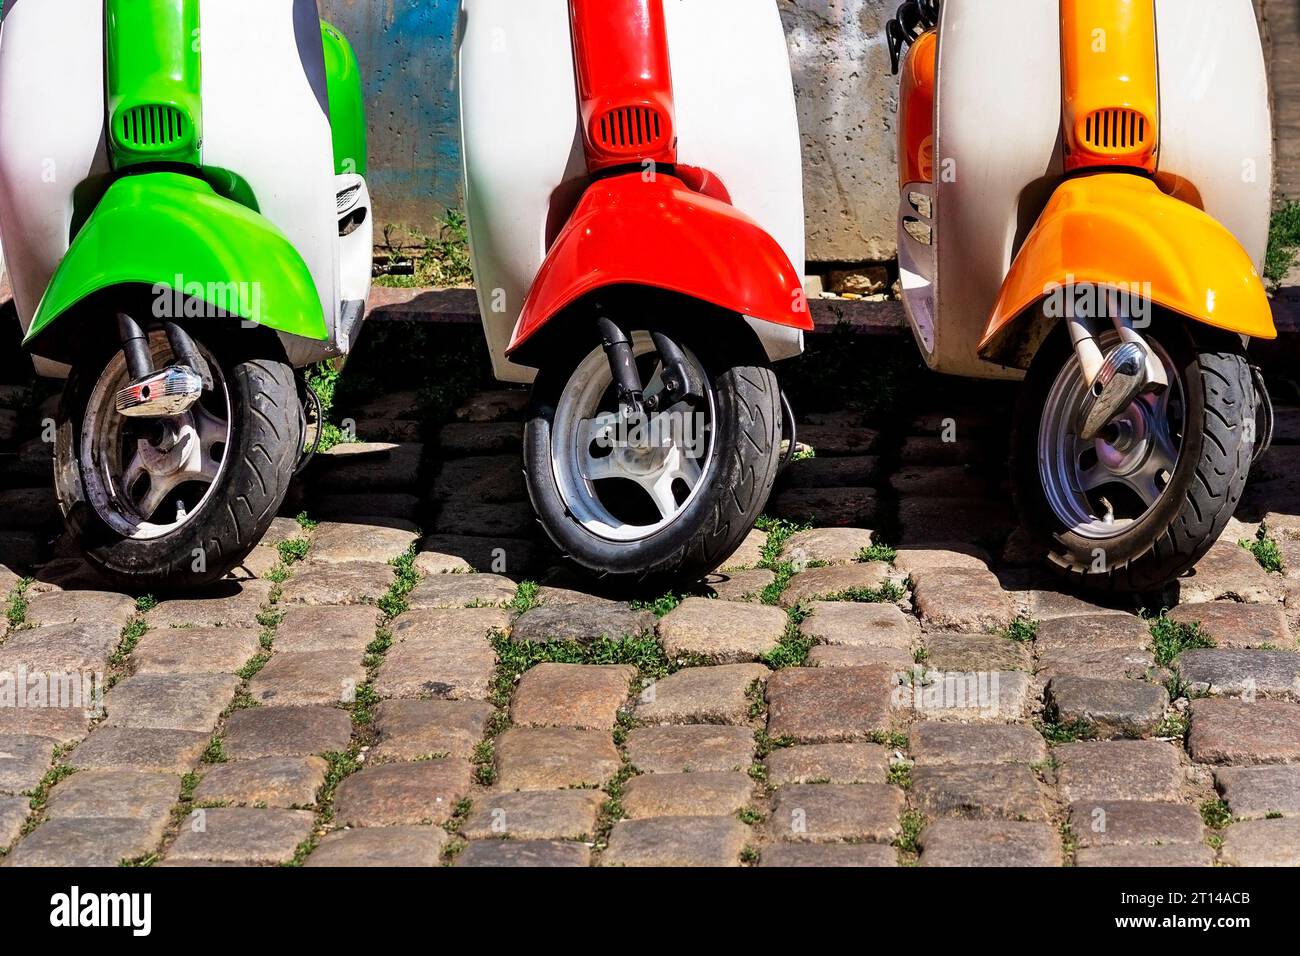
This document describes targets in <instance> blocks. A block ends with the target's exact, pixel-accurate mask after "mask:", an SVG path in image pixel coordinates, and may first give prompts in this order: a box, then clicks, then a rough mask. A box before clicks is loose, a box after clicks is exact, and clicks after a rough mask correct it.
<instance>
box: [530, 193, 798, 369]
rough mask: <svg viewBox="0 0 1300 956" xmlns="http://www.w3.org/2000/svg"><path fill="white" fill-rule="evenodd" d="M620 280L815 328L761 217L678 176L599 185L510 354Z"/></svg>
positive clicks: (545, 276)
mask: <svg viewBox="0 0 1300 956" xmlns="http://www.w3.org/2000/svg"><path fill="white" fill-rule="evenodd" d="M613 285H642V286H651V287H653V288H657V289H666V290H668V291H670V292H678V293H681V294H682V295H687V296H690V297H691V298H694V299H700V300H703V301H705V302H710V303H712V304H713V305H716V306H719V307H721V308H723V309H726V310H728V311H730V312H739V313H741V314H742V315H747V316H751V317H753V318H755V319H764V320H766V321H768V322H775V323H776V324H778V325H785V326H789V327H791V328H796V329H803V330H804V331H811V330H812V327H813V323H812V317H811V316H810V315H809V313H808V305H807V302H806V301H805V299H804V294H803V279H802V274H801V273H800V272H799V271H798V270H796V269H795V267H794V266H793V265H792V264H791V262H790V258H789V256H787V255H786V254H785V251H784V250H783V249H782V248H781V247H780V245H778V244H777V242H776V240H775V239H773V238H772V237H771V236H770V235H768V234H767V233H766V232H765V231H764V230H763V228H762V227H761V226H760V225H759V224H758V223H756V222H754V220H752V219H750V218H749V217H748V216H746V215H745V214H744V213H742V212H740V211H739V210H737V209H736V208H735V207H733V206H730V205H728V204H727V203H725V202H722V201H720V200H718V199H713V198H711V197H709V196H705V195H702V194H701V193H696V192H692V191H691V190H689V189H687V188H686V185H685V184H684V183H683V182H682V181H681V180H680V179H678V178H676V177H675V176H668V175H665V174H663V173H660V174H658V175H656V176H655V177H654V179H653V180H652V181H646V180H645V179H644V178H643V177H642V174H641V173H639V172H637V173H628V174H626V175H623V176H614V177H611V178H609V179H600V180H597V181H596V182H595V183H593V184H592V185H591V187H590V188H589V189H588V190H587V192H586V194H585V195H584V196H583V197H582V200H581V201H580V202H579V203H578V208H577V209H576V210H575V211H574V213H573V216H572V217H571V218H570V219H569V222H568V224H567V225H566V226H565V227H564V230H563V231H562V232H561V233H560V235H559V238H557V239H556V240H555V244H554V245H553V246H552V247H551V251H550V252H549V253H548V254H547V256H546V261H545V262H543V263H542V268H541V269H540V271H539V272H538V273H537V278H536V279H535V280H534V281H533V286H532V288H531V289H530V290H529V292H528V299H527V301H526V302H525V303H524V309H523V312H522V313H521V314H520V316H519V322H518V323H517V324H516V325H515V333H514V336H513V338H512V339H511V342H510V347H509V348H508V349H507V350H506V354H507V355H509V354H510V353H512V352H514V351H515V350H516V349H518V348H519V347H520V346H521V345H523V344H524V343H525V342H527V341H528V340H529V339H530V338H532V336H534V335H535V334H536V333H537V331H538V330H539V329H540V328H542V326H544V325H545V324H546V323H547V322H549V321H550V320H551V319H552V318H554V317H555V316H556V315H558V314H559V313H560V312H562V311H563V310H564V309H565V308H567V307H568V306H570V305H572V304H573V303H574V302H576V301H578V300H579V299H581V298H582V297H583V296H585V295H587V294H589V293H591V292H594V291H596V290H597V289H601V288H605V287H606V286H613Z"/></svg>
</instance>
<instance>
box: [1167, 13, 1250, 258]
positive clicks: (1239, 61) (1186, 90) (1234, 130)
mask: <svg viewBox="0 0 1300 956" xmlns="http://www.w3.org/2000/svg"><path fill="white" fill-rule="evenodd" d="M1156 30H1157V42H1158V45H1159V54H1160V161H1159V162H1160V166H1159V172H1160V174H1161V176H1162V177H1163V176H1165V175H1176V176H1179V177H1181V178H1183V179H1186V180H1188V181H1189V182H1191V183H1192V185H1193V186H1195V188H1196V190H1197V192H1199V193H1200V196H1201V201H1202V204H1203V208H1204V209H1205V211H1206V212H1207V213H1209V214H1210V215H1211V216H1213V217H1214V218H1215V219H1217V220H1218V221H1219V222H1221V223H1222V224H1223V225H1224V226H1225V227H1226V228H1227V229H1228V231H1229V232H1231V233H1232V234H1233V235H1234V236H1236V237H1237V241H1238V242H1240V243H1241V244H1242V246H1243V247H1244V248H1245V250H1246V251H1247V252H1248V253H1249V254H1250V257H1251V258H1252V259H1253V260H1254V261H1255V266H1256V268H1257V269H1261V270H1262V269H1263V265H1264V255H1265V253H1266V252H1267V250H1268V228H1269V214H1270V210H1271V206H1272V199H1273V118H1272V116H1271V115H1270V111H1269V100H1268V69H1267V67H1266V65H1265V63H1264V51H1263V48H1262V46H1261V44H1260V40H1259V28H1258V25H1257V23H1256V21H1255V10H1254V6H1253V5H1252V4H1251V2H1250V0H1156Z"/></svg>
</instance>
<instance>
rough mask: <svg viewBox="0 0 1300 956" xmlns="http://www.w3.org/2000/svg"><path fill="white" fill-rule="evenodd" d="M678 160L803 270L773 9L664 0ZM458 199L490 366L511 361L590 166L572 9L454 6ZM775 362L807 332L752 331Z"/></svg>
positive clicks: (492, 3)
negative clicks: (461, 184) (708, 178)
mask: <svg viewBox="0 0 1300 956" xmlns="http://www.w3.org/2000/svg"><path fill="white" fill-rule="evenodd" d="M664 12H665V17H666V20H667V25H668V37H669V53H670V57H671V61H672V74H673V87H674V93H675V96H676V105H677V127H678V153H679V159H680V160H681V162H682V163H685V164H690V165H698V166H703V167H705V168H707V169H710V170H711V171H713V172H714V173H716V174H717V175H718V176H719V177H720V178H721V179H722V181H723V182H724V183H725V184H726V186H727V189H728V191H729V192H730V193H731V196H732V199H733V200H734V202H735V205H736V207H737V208H738V209H740V210H741V211H743V212H744V213H746V214H747V215H749V216H751V217H753V218H754V219H755V220H756V221H757V222H758V223H759V224H760V225H762V226H763V227H764V228H765V229H766V230H767V231H768V232H769V233H771V235H772V236H773V238H775V239H776V240H777V242H779V243H780V244H781V246H782V248H783V249H784V250H785V251H786V253H787V254H788V255H789V256H790V259H791V261H792V262H793V263H794V264H795V265H796V266H797V267H799V268H802V266H803V262H804V225H803V189H802V167H801V160H800V141H799V127H798V121H797V118H796V114H795V105H794V92H793V87H792V84H791V80H790V66H789V54H788V52H787V49H786V46H785V34H784V31H783V29H782V26H781V21H780V17H779V15H778V11H777V8H776V5H775V3H772V2H768V0H763V2H761V3H755V2H754V0H665V2H664ZM461 22H462V33H461V36H460V40H459V44H460V47H459V55H460V97H461V124H462V138H463V146H464V150H463V151H464V161H465V199H466V206H467V209H468V213H469V226H470V245H471V250H472V255H473V262H474V273H475V276H476V280H477V285H478V290H479V305H480V309H481V310H482V314H483V326H484V331H485V333H486V335H487V341H488V347H489V350H490V351H491V354H492V364H493V371H494V372H495V374H496V375H497V377H498V378H500V379H502V380H503V381H510V382H528V381H531V380H532V378H533V376H534V375H535V374H536V373H535V371H534V370H533V369H529V368H524V367H522V366H517V365H514V364H512V363H510V362H508V361H507V360H506V358H505V355H504V352H505V348H506V346H507V345H508V344H509V341H510V336H511V333H512V332H513V330H514V326H515V323H516V321H517V320H518V318H519V313H520V312H521V311H522V309H523V304H524V300H525V298H526V297H527V295H528V289H529V287H530V286H531V285H532V281H533V279H534V277H535V276H536V275H537V271H538V269H539V268H540V267H541V264H542V261H543V260H544V259H545V257H546V253H547V250H548V249H549V247H550V244H551V242H552V241H553V240H554V239H555V237H556V235H557V234H558V233H559V231H560V229H561V228H562V227H563V225H564V222H565V220H566V219H567V217H568V215H569V214H570V213H571V212H572V210H573V208H574V206H575V205H576V204H577V202H578V200H579V199H580V198H581V196H582V192H583V190H584V188H585V186H586V184H587V174H586V163H585V158H584V155H583V150H582V136H581V131H580V121H579V115H578V100H577V92H576V90H575V83H574V67H573V49H572V40H571V37H570V33H569V7H568V2H567V0H530V2H529V3H527V4H521V3H518V2H517V0H462V18H461ZM751 324H752V325H753V327H754V328H755V329H756V330H757V331H758V333H759V335H760V336H761V338H762V340H763V342H764V345H765V347H766V348H767V350H768V354H769V356H770V357H771V358H773V359H778V358H786V357H789V356H792V355H796V354H798V352H799V350H800V349H801V347H802V335H801V333H799V332H798V331H796V330H790V329H784V328H781V327H779V326H775V325H772V324H771V323H767V322H752V323H751Z"/></svg>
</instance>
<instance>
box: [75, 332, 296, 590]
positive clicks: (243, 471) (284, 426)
mask: <svg viewBox="0 0 1300 956" xmlns="http://www.w3.org/2000/svg"><path fill="white" fill-rule="evenodd" d="M195 331H197V333H198V334H197V335H196V336H195V337H196V338H197V339H199V341H200V343H201V344H202V345H204V346H206V348H207V349H208V350H209V352H210V354H211V355H212V356H213V357H214V358H215V359H216V361H217V362H218V363H219V364H220V367H221V373H222V375H223V377H224V379H225V382H226V387H227V388H228V389H229V394H230V407H231V417H230V426H231V431H230V441H229V445H228V447H227V448H226V450H225V459H224V461H225V464H224V466H223V468H222V469H221V471H220V473H219V474H218V475H217V479H216V481H215V482H214V483H213V486H212V491H211V493H210V494H209V495H208V496H207V497H206V499H205V500H204V501H203V503H202V504H201V505H200V506H199V508H198V509H196V510H195V511H194V512H193V513H192V514H191V515H190V516H189V517H188V519H187V520H186V521H185V523H184V524H182V525H180V526H179V527H178V528H176V529H174V530H172V531H170V532H167V533H166V534H163V535H161V536H159V537H156V538H151V539H147V540H133V539H131V538H128V537H125V536H124V535H123V534H121V533H120V532H119V531H117V530H116V529H114V528H113V527H111V526H110V525H109V524H108V523H107V522H106V521H105V520H104V518H103V517H102V516H101V515H100V514H99V513H98V512H97V511H96V509H95V508H94V506H93V505H92V504H91V503H90V502H89V501H88V500H87V496H86V492H85V488H84V485H83V482H82V469H83V468H84V467H85V464H84V462H82V461H80V460H79V455H78V449H79V448H80V447H81V432H82V422H83V421H84V417H85V412H86V405H87V401H88V399H89V398H90V395H91V392H92V391H93V389H94V387H95V383H96V381H97V380H98V378H99V376H100V375H101V374H102V372H103V370H104V368H105V365H106V363H107V361H108V360H109V359H111V358H112V356H111V355H104V354H102V353H99V354H98V356H97V357H95V358H92V357H89V356H87V357H86V358H85V359H83V360H81V361H78V362H77V363H76V364H75V365H74V366H73V370H72V374H71V376H70V377H69V379H68V382H67V385H66V387H65V389H64V394H63V400H62V402H61V403H60V407H59V414H58V422H57V429H58V430H57V438H56V447H55V486H56V490H57V492H58V498H59V505H60V508H61V509H62V511H63V515H64V520H65V523H66V525H67V527H68V530H69V532H70V533H71V534H72V535H73V537H74V538H75V539H76V541H77V543H78V545H79V546H80V548H81V550H82V553H83V554H84V555H85V557H86V560H87V561H89V562H90V564H91V565H93V566H94V567H95V568H96V569H98V570H99V571H100V572H101V573H102V574H103V575H104V576H105V577H107V578H108V579H109V580H111V581H113V582H114V583H116V584H117V585H119V586H120V587H122V588H124V589H126V590H127V591H129V592H131V593H135V594H143V593H166V592H171V591H183V590H188V589H193V588H196V587H200V586H202V585H204V584H208V583H211V582H213V581H216V580H218V579H219V578H221V577H223V576H224V575H225V574H226V573H228V572H229V571H230V570H231V569H232V568H234V567H235V566H236V565H238V564H239V562H240V561H242V560H243V559H244V558H245V557H247V556H248V554H249V552H250V551H252V549H253V548H254V547H255V546H256V545H257V542H258V541H260V540H261V538H262V536H263V535H264V534H265V533H266V530H267V528H268V527H269V526H270V524H271V521H272V519H273V518H274V517H275V515H276V513H277V511H278V510H279V508H280V505H281V504H282V503H283V501H284V498H285V495H286V493H287V492H288V490H289V483H290V480H291V479H292V477H293V472H294V467H295V465H296V464H297V462H298V459H299V457H300V456H301V454H302V448H303V435H302V424H301V422H302V409H301V403H300V401H299V398H298V391H297V385H296V382H295V379H294V373H293V369H292V368H291V367H290V366H289V365H288V364H287V363H286V362H285V361H284V354H283V350H282V349H281V348H280V346H279V342H278V341H277V340H276V339H275V338H274V337H273V336H271V335H269V334H258V335H250V334H249V333H248V332H246V331H245V332H243V333H228V334H226V335H210V337H209V338H207V339H206V340H205V339H204V337H203V332H204V330H203V329H202V328H199V329H198V330H195ZM268 355H275V356H276V357H274V358H272V357H268ZM200 554H201V555H202V558H203V560H202V561H201V562H199V561H198V560H197V558H198V556H199V555H200Z"/></svg>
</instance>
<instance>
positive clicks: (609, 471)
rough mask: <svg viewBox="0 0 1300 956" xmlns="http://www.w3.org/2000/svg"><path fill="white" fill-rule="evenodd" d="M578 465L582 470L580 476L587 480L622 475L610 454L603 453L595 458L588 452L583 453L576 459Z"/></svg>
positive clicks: (598, 479) (619, 476)
mask: <svg viewBox="0 0 1300 956" xmlns="http://www.w3.org/2000/svg"><path fill="white" fill-rule="evenodd" d="M588 447H590V446H588ZM578 466H579V468H580V469H581V470H582V477H584V478H586V479H587V480H588V481H600V480H601V479H603V478H621V477H623V473H622V472H621V471H619V469H618V466H617V464H616V463H615V458H614V456H613V455H612V454H611V455H605V456H604V457H602V458H596V457H594V456H592V455H591V454H589V453H588V454H584V455H582V457H581V458H580V460H579V461H578Z"/></svg>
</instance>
